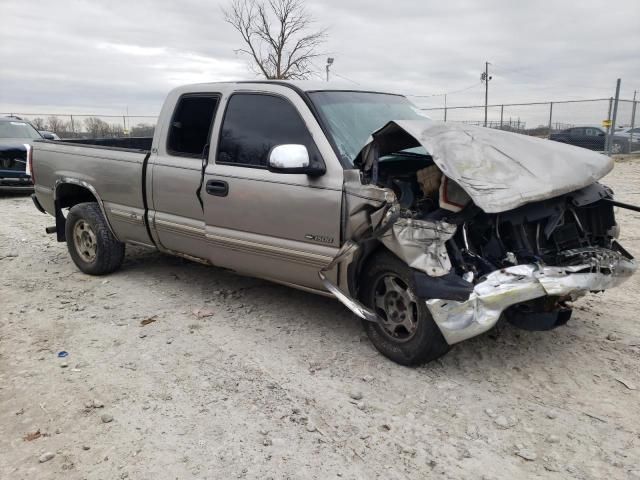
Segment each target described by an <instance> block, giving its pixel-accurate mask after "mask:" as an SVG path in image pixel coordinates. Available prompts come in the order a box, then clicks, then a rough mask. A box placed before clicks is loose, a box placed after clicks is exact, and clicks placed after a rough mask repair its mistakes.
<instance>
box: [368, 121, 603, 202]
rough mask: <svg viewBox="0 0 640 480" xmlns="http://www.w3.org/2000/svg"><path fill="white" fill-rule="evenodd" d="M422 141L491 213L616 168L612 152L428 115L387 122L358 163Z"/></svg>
mask: <svg viewBox="0 0 640 480" xmlns="http://www.w3.org/2000/svg"><path fill="white" fill-rule="evenodd" d="M419 145H422V146H423V147H424V148H425V149H426V150H427V152H429V154H430V155H431V156H432V157H433V160H434V162H435V163H436V165H437V166H438V167H439V168H440V170H442V172H443V174H444V175H446V176H447V177H449V178H450V179H451V180H454V181H455V182H457V183H458V184H459V185H460V186H461V187H462V188H463V189H464V190H465V191H466V192H467V193H468V194H469V196H470V197H471V199H472V200H473V201H474V203H475V204H476V205H477V206H479V207H480V208H482V209H483V210H484V211H485V212H487V213H498V212H503V211H506V210H512V209H514V208H517V207H519V206H521V205H524V204H526V203H530V202H535V201H539V200H544V199H547V198H553V197H557V196H559V195H563V194H565V193H569V192H572V191H574V190H578V189H580V188H583V187H586V186H587V185H590V184H592V183H594V182H596V181H597V180H599V179H600V178H602V177H604V176H605V175H606V174H607V173H609V172H610V171H611V169H612V168H613V161H612V160H611V159H610V158H609V157H607V156H605V155H602V154H599V153H596V152H593V151H591V150H587V149H584V148H579V147H574V146H571V145H566V144H562V143H558V142H554V141H549V140H546V139H540V138H536V137H530V136H527V135H522V134H518V133H512V132H505V131H501V130H495V129H490V128H484V127H476V126H472V125H465V124H459V123H455V124H454V123H442V122H434V121H431V120H428V119H424V120H397V121H392V122H389V123H388V124H387V125H385V126H384V127H382V128H381V129H380V130H378V131H376V132H374V133H373V134H372V139H371V140H370V142H369V143H368V144H367V145H366V146H365V147H364V148H363V150H362V151H361V152H360V154H359V155H358V158H357V159H356V164H357V165H358V166H359V167H360V168H361V169H364V170H367V169H368V168H371V165H372V163H373V161H374V157H375V158H377V157H379V156H383V155H386V154H389V153H392V152H397V151H399V150H402V149H405V148H411V147H417V146H419Z"/></svg>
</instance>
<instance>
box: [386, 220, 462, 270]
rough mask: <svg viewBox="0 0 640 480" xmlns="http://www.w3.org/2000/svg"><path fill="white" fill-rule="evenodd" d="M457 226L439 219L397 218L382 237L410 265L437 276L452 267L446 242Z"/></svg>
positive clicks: (390, 248)
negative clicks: (435, 220) (434, 220)
mask: <svg viewBox="0 0 640 480" xmlns="http://www.w3.org/2000/svg"><path fill="white" fill-rule="evenodd" d="M456 228H457V227H456V226H455V225H451V224H449V223H446V222H442V221H438V222H429V221H425V220H416V219H412V218H400V219H399V220H398V221H397V222H395V223H394V224H393V226H392V227H391V229H390V230H389V232H387V233H386V234H385V235H383V236H382V238H381V240H382V243H383V244H384V245H385V246H386V247H387V248H388V249H389V250H391V251H392V252H393V253H395V254H396V255H397V256H398V257H399V258H401V259H402V260H404V262H405V263H406V264H407V265H409V266H410V267H411V268H415V269H416V270H420V271H422V272H425V273H426V274H428V275H431V276H433V277H440V276H442V275H445V274H446V273H448V272H449V271H450V270H451V261H450V260H449V254H448V253H447V247H446V245H445V243H446V242H447V240H449V239H450V238H451V237H452V236H453V235H454V234H455V233H456Z"/></svg>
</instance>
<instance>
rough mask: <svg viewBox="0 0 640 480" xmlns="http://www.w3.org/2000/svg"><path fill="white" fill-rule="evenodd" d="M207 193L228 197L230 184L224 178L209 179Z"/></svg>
mask: <svg viewBox="0 0 640 480" xmlns="http://www.w3.org/2000/svg"><path fill="white" fill-rule="evenodd" d="M207 193H208V194H209V195H215V196H216V197H226V196H227V194H228V193H229V184H228V183H227V182H225V181H224V180H209V181H208V182H207Z"/></svg>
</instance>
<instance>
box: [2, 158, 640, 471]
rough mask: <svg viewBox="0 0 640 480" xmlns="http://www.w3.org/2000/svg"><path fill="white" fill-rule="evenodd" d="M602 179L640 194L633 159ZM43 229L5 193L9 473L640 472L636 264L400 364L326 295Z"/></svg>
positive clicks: (634, 199)
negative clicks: (83, 256) (622, 276)
mask: <svg viewBox="0 0 640 480" xmlns="http://www.w3.org/2000/svg"><path fill="white" fill-rule="evenodd" d="M604 183H607V184H609V185H611V186H612V187H613V188H614V189H615V190H616V192H617V197H618V198H619V199H620V200H622V201H626V202H629V203H635V204H640V161H631V162H621V163H618V164H617V166H616V169H615V170H614V172H613V173H612V174H611V175H610V176H609V177H607V178H606V179H605V181H604ZM618 218H619V219H620V220H621V223H622V238H621V240H622V242H623V244H624V245H625V246H626V247H627V248H628V249H629V250H630V251H632V252H635V253H636V254H637V255H640V214H637V213H633V212H629V211H625V210H620V211H618ZM51 223H52V220H51V219H50V218H48V217H45V216H44V215H42V214H40V213H39V212H37V211H36V210H35V208H34V207H33V205H32V203H31V200H30V199H29V198H28V196H15V195H6V194H0V418H1V420H0V478H2V479H5V478H6V479H9V478H11V479H49V478H65V479H118V478H122V479H124V478H130V479H176V478H179V479H191V478H194V479H195V478H197V479H201V478H208V479H227V478H274V479H275V478H293V479H306V478H318V479H327V478H339V477H340V478H346V479H351V478H357V479H359V478H367V479H368V478H385V479H387V478H388V479H424V478H455V479H458V478H487V479H498V478H509V479H512V478H525V477H526V478H532V477H533V478H558V479H560V478H576V479H600V478H620V479H623V478H640V322H639V316H638V312H639V310H640V305H639V299H640V296H639V293H638V292H639V289H638V287H639V286H640V274H638V275H636V276H635V277H633V278H632V279H631V280H630V281H628V282H627V283H626V284H625V285H623V286H622V287H621V288H619V289H618V290H613V291H609V292H606V293H604V294H598V295H590V296H588V297H586V298H584V299H581V300H580V301H578V302H577V303H576V309H575V312H574V317H573V318H572V320H571V321H570V322H569V324H568V325H567V326H566V327H561V328H558V329H556V330H554V331H551V332H525V331H519V330H516V329H515V328H514V327H511V326H509V325H505V326H503V327H502V328H500V329H499V330H496V331H492V332H489V333H488V334H486V335H483V336H482V337H480V338H476V339H473V340H471V341H468V342H465V343H462V344H460V345H458V346H456V347H455V348H454V349H453V350H452V351H451V352H450V353H449V354H448V355H447V356H445V357H444V358H442V359H441V360H439V361H436V362H434V363H432V364H429V365H426V366H424V367H420V368H413V369H411V368H405V367H401V366H399V365H396V364H393V363H392V362H390V361H388V360H387V359H385V358H384V357H382V356H381V355H379V354H378V353H377V352H376V351H375V350H374V349H373V347H372V346H371V345H370V344H369V342H368V340H367V339H366V337H365V336H363V333H362V330H361V327H360V324H359V322H358V321H356V319H354V317H353V316H352V315H351V314H350V313H349V312H348V311H347V310H346V309H345V308H344V307H342V305H341V304H339V303H338V302H336V301H332V300H329V299H326V298H322V297H317V296H314V295H311V294H307V293H303V292H300V291H295V290H291V289H288V288H285V287H282V286H278V285H274V284H271V283H267V282H265V281H262V280H256V279H250V278H244V277H240V276H237V275H235V274H233V273H229V272H226V271H223V270H219V269H215V268H208V267H205V266H201V265H198V264H194V263H189V262H187V261H184V260H182V259H178V258H173V257H169V256H165V255H161V254H158V253H155V252H149V251H145V250H142V249H138V248H129V249H128V252H127V258H126V261H125V264H124V266H123V268H122V270H120V271H119V272H117V273H115V274H113V275H111V276H108V277H90V276H86V275H84V274H82V273H80V272H79V271H77V269H76V268H75V266H74V265H73V264H72V262H71V260H70V259H69V257H68V255H67V251H66V246H65V245H64V244H59V243H56V242H55V239H54V237H53V236H50V235H46V234H45V233H44V227H45V226H48V225H50V224H51ZM147 319H149V321H148V322H144V323H146V325H144V326H143V325H141V322H143V321H144V320H147ZM60 351H67V352H68V356H67V357H65V358H58V356H57V354H58V352H60ZM47 453H50V454H52V455H53V457H52V458H50V457H51V455H46V454H47Z"/></svg>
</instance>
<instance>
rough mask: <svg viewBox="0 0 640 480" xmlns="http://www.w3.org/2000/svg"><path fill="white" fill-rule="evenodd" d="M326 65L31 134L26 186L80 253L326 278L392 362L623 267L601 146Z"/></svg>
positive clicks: (539, 316)
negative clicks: (128, 121) (140, 249)
mask: <svg viewBox="0 0 640 480" xmlns="http://www.w3.org/2000/svg"><path fill="white" fill-rule="evenodd" d="M328 85H329V84H312V83H310V84H307V83H289V82H280V81H254V82H234V83H210V84H200V85H189V86H185V87H181V88H177V89H175V90H173V91H172V92H171V93H170V94H169V95H168V98H167V100H166V102H165V104H164V107H163V108H162V112H161V114H160V117H159V120H158V125H157V127H156V130H155V135H154V137H153V139H151V138H149V139H145V138H125V139H117V140H114V139H98V140H78V141H62V142H51V141H46V140H41V141H36V142H35V143H34V148H33V155H32V164H31V165H30V171H31V173H32V176H33V179H34V184H35V194H34V197H33V198H34V203H35V204H36V207H37V208H38V209H40V210H41V211H43V212H47V213H49V214H51V215H53V216H54V217H55V220H56V222H55V227H49V228H48V229H47V231H48V232H49V233H56V234H57V238H58V240H59V241H66V242H67V245H68V248H69V253H70V255H71V258H72V259H73V261H74V262H75V263H76V265H77V266H78V268H80V270H82V271H83V272H86V273H88V274H92V275H102V274H107V273H110V272H113V271H114V270H116V269H117V268H118V267H120V264H121V263H122V260H123V257H124V254H125V244H127V243H129V244H135V245H143V246H145V247H149V248H155V249H158V250H160V251H162V252H166V253H170V254H174V255H180V256H183V257H186V258H189V259H193V260H196V261H199V262H203V263H206V264H210V265H214V266H218V267H224V268H227V269H232V270H234V271H236V272H239V273H242V274H246V275H250V276H255V277H261V278H265V279H268V280H272V281H275V282H279V283H282V284H285V285H289V286H291V287H295V288H300V289H304V290H307V291H309V292H314V293H318V294H323V295H328V296H335V297H337V298H338V299H339V300H340V301H342V302H343V303H344V304H345V305H346V306H347V307H348V308H350V309H351V310H352V311H353V312H354V313H355V314H356V315H358V316H359V317H361V318H362V319H363V324H364V327H365V329H366V331H367V334H368V335H369V337H370V339H371V341H372V342H373V344H374V345H375V346H376V348H378V350H380V352H382V353H383V354H384V355H386V356H388V357H389V358H391V359H393V360H394V361H396V362H399V363H402V364H407V365H410V364H416V363H421V362H425V361H429V360H432V359H434V358H437V357H438V356H440V355H442V354H444V353H445V352H446V351H447V350H448V349H449V347H450V346H451V345H453V344H455V343H457V342H460V341H462V340H464V339H466V338H470V337H473V336H476V335H479V334H481V333H482V332H485V331H487V330H489V329H491V328H492V327H493V326H495V324H496V323H497V322H498V320H500V319H502V318H504V319H507V320H509V321H511V322H512V323H514V324H516V325H517V326H520V327H523V328H526V329H550V328H553V327H556V326H558V325H562V324H564V323H566V321H567V320H568V319H569V316H570V315H571V304H570V302H571V301H572V300H575V299H576V298H578V297H580V296H582V295H585V294H587V293H589V292H592V291H601V290H604V289H606V288H609V287H613V286H615V285H617V284H619V283H621V282H622V281H624V280H625V279H627V278H628V277H629V276H630V275H631V274H632V273H633V271H634V270H635V268H636V265H635V262H634V261H633V257H632V256H631V255H630V254H629V253H628V252H627V251H626V250H625V249H624V248H623V247H622V246H621V245H620V244H619V243H618V241H617V240H616V239H617V238H618V233H619V228H618V226H617V224H616V221H615V218H614V205H619V206H622V207H625V206H626V207H630V206H628V205H625V204H621V203H619V202H616V201H614V200H613V194H612V192H611V190H610V189H608V188H607V187H605V186H603V185H601V184H599V183H597V181H598V180H599V179H600V178H601V177H603V176H605V175H606V174H607V173H608V172H609V171H610V170H611V168H613V163H612V161H611V160H610V159H609V158H608V157H606V156H603V155H600V154H598V153H595V152H591V151H587V150H584V149H581V148H577V147H573V146H570V145H563V144H558V143H556V142H550V141H547V140H542V139H538V138H531V137H527V136H524V135H518V134H513V133H509V132H504V131H498V130H492V129H487V128H482V127H473V126H468V125H464V124H452V123H439V122H434V121H431V120H430V119H428V118H426V117H425V116H423V115H422V114H421V112H420V111H419V110H418V109H416V108H415V106H413V105H412V104H411V103H410V102H409V101H408V100H407V99H406V98H404V97H403V96H399V95H394V94H388V93H380V92H372V91H356V90H345V89H339V88H331V87H329V86H328ZM630 208H634V207H630Z"/></svg>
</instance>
